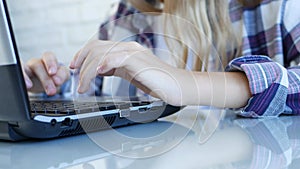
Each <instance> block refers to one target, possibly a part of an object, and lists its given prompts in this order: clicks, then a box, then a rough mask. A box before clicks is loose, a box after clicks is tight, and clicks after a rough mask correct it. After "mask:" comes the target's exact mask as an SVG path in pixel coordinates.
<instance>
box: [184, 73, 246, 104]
mask: <svg viewBox="0 0 300 169" xmlns="http://www.w3.org/2000/svg"><path fill="white" fill-rule="evenodd" d="M183 72H184V74H185V75H183V76H181V77H183V78H182V79H181V80H179V81H181V87H182V90H183V91H182V93H183V96H182V100H181V104H183V105H208V106H215V107H222V108H223V107H227V108H240V107H243V106H245V105H246V103H247V101H248V99H249V98H250V97H251V93H250V89H249V83H248V80H247V78H246V76H245V74H244V73H242V72H186V71H183Z"/></svg>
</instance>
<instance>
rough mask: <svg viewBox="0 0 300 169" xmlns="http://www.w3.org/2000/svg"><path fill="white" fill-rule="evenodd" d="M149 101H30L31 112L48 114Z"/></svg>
mask: <svg viewBox="0 0 300 169" xmlns="http://www.w3.org/2000/svg"><path fill="white" fill-rule="evenodd" d="M148 104H151V102H147V101H146V102H145V101H142V102H140V101H136V102H128V103H126V102H73V101H31V102H30V106H31V113H34V114H44V115H45V114H49V115H56V116H57V115H74V114H82V113H90V112H99V111H107V110H113V109H117V108H122V109H124V108H129V107H131V106H134V107H135V106H145V105H148Z"/></svg>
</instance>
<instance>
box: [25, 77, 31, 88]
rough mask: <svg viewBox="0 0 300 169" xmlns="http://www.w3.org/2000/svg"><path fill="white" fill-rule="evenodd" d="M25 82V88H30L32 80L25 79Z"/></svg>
mask: <svg viewBox="0 0 300 169" xmlns="http://www.w3.org/2000/svg"><path fill="white" fill-rule="evenodd" d="M25 83H26V87H27V88H31V87H32V82H31V81H30V80H28V79H26V80H25Z"/></svg>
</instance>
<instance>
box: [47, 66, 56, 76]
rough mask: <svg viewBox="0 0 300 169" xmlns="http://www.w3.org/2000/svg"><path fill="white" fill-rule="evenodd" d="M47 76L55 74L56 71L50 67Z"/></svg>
mask: <svg viewBox="0 0 300 169" xmlns="http://www.w3.org/2000/svg"><path fill="white" fill-rule="evenodd" d="M48 73H49V74H51V75H52V74H55V73H56V69H55V67H50V69H49V71H48Z"/></svg>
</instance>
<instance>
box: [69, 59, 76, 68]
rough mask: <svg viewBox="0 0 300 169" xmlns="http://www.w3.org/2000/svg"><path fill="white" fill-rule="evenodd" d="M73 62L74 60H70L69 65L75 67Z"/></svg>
mask: <svg viewBox="0 0 300 169" xmlns="http://www.w3.org/2000/svg"><path fill="white" fill-rule="evenodd" d="M74 64H75V62H74V60H72V61H71V63H70V66H69V67H71V68H74V67H75V65H74Z"/></svg>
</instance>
